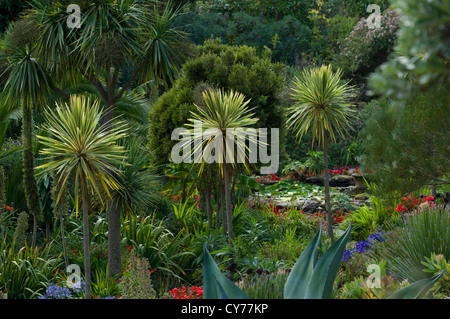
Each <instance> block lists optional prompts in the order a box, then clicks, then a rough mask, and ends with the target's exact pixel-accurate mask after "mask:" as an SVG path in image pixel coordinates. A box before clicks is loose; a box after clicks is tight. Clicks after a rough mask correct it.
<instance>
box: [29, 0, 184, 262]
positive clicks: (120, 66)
mask: <svg viewBox="0 0 450 319" xmlns="http://www.w3.org/2000/svg"><path fill="white" fill-rule="evenodd" d="M68 3H70V1H64V2H63V1H61V2H59V1H51V2H49V1H48V0H31V1H30V6H31V9H30V11H29V12H28V14H27V15H26V17H27V19H30V20H32V21H33V22H34V23H36V24H37V25H38V31H37V32H38V33H39V35H40V36H39V41H40V42H39V43H40V50H39V56H40V59H41V61H42V63H44V64H45V65H46V66H47V68H48V70H49V72H50V73H51V74H52V76H53V79H55V83H61V82H63V81H67V80H68V81H72V82H73V84H75V85H76V84H77V79H78V78H79V77H78V75H80V74H81V75H82V76H83V77H84V78H85V79H86V80H87V81H89V82H90V83H91V84H92V85H93V86H94V87H95V88H96V90H97V92H98V94H99V95H100V97H101V99H102V101H103V104H104V108H105V110H104V112H103V115H102V118H101V119H100V120H101V123H102V124H105V126H104V129H105V131H106V132H109V131H111V130H112V125H113V121H112V118H113V117H114V113H115V109H116V108H117V104H118V102H119V101H120V100H121V98H122V97H123V96H124V95H125V93H126V92H127V91H128V90H129V89H130V88H131V87H132V86H134V85H135V84H140V83H145V82H149V81H154V82H155V83H167V82H169V81H171V79H172V78H174V75H175V74H176V72H177V71H178V67H179V65H180V64H181V61H182V59H183V57H184V55H185V52H186V50H179V49H178V46H179V45H180V44H182V43H185V42H186V37H185V34H184V32H182V31H181V30H180V29H179V28H176V27H174V25H173V21H174V19H175V17H176V16H177V15H178V13H179V12H180V10H181V8H178V9H173V7H172V5H171V1H168V2H167V3H166V2H164V5H165V6H164V7H163V8H161V6H160V5H159V3H158V1H142V0H103V1H82V2H81V3H80V8H81V11H82V21H81V27H80V28H79V29H77V28H73V29H69V28H68V27H67V24H66V22H67V19H68V18H69V13H67V5H68ZM52 84H53V85H52V88H53V89H54V90H55V91H57V92H58V93H60V94H61V95H62V96H64V97H65V98H68V92H66V91H65V90H62V89H61V88H60V87H57V86H56V85H55V84H54V83H52ZM114 212H116V210H115V211H114ZM109 217H110V216H109ZM109 217H108V219H109ZM118 220H120V219H118V218H117V217H115V216H113V218H112V220H108V223H113V224H114V223H116V222H117V221H118ZM112 228H113V229H114V231H112V232H109V233H108V240H112V241H114V242H118V240H117V238H119V240H120V232H119V230H120V224H116V225H113V227H112ZM112 262H113V261H112V259H110V260H109V261H108V264H109V267H110V268H113V269H116V268H117V267H114V266H112V264H111V263H112Z"/></svg>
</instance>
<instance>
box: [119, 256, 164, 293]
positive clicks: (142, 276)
mask: <svg viewBox="0 0 450 319" xmlns="http://www.w3.org/2000/svg"><path fill="white" fill-rule="evenodd" d="M150 271H151V269H150V264H149V262H148V259H147V258H145V257H143V258H139V257H137V256H136V255H134V254H132V255H131V256H130V257H129V259H128V263H127V269H126V270H125V272H124V273H123V275H122V279H121V281H120V287H121V289H122V296H123V297H124V298H126V299H154V298H155V297H156V293H155V290H154V289H153V286H152V280H151V277H150Z"/></svg>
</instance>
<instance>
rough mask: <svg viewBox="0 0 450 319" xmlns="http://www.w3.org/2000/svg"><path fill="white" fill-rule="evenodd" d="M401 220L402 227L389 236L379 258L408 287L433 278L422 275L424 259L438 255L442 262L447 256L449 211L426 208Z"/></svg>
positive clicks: (429, 275)
mask: <svg viewBox="0 0 450 319" xmlns="http://www.w3.org/2000/svg"><path fill="white" fill-rule="evenodd" d="M403 218H404V225H403V227H399V228H397V229H395V230H393V231H391V232H390V233H389V235H388V236H389V238H388V240H386V241H384V242H383V246H382V247H383V248H384V249H382V250H381V251H380V255H381V256H382V257H383V259H385V260H386V261H387V264H388V266H389V267H390V268H392V271H393V273H394V274H395V275H396V276H399V277H400V278H404V279H408V281H409V282H411V283H412V282H415V281H418V280H421V279H424V278H430V277H432V276H433V274H430V273H427V272H424V271H423V269H424V268H425V267H424V266H423V264H422V261H424V259H425V257H429V256H431V255H432V254H433V253H434V254H442V255H443V256H444V257H445V258H448V257H447V256H450V246H449V245H448V243H449V242H450V214H449V211H448V210H444V209H443V208H442V207H437V208H427V209H425V210H423V211H421V212H415V213H413V214H408V215H404V216H403Z"/></svg>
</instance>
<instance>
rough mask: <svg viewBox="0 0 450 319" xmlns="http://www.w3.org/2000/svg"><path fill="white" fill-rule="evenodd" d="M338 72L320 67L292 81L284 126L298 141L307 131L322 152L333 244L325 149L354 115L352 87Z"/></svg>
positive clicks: (326, 201)
mask: <svg viewBox="0 0 450 319" xmlns="http://www.w3.org/2000/svg"><path fill="white" fill-rule="evenodd" d="M341 75H342V71H341V70H340V69H338V70H337V71H336V72H333V71H332V69H331V66H327V65H323V66H321V67H314V68H311V69H305V70H303V71H302V72H301V74H300V76H299V77H296V78H295V79H294V87H293V89H292V90H293V93H292V97H293V99H294V101H295V102H294V105H293V106H291V107H289V108H288V114H289V117H288V120H287V123H288V127H290V128H293V130H294V131H295V133H296V137H297V138H299V139H301V138H302V137H303V135H304V134H305V133H307V132H310V133H311V135H312V145H313V146H314V143H315V142H317V144H318V145H319V146H320V147H321V148H322V150H323V160H324V174H325V179H324V185H325V206H326V213H327V228H328V230H327V231H328V235H329V237H330V239H331V241H332V242H334V236H333V229H332V226H331V221H332V219H331V202H330V181H329V178H330V174H329V171H328V155H327V150H328V147H329V144H330V141H333V142H336V134H340V135H342V136H343V135H345V134H346V133H348V129H349V128H350V122H349V119H350V118H351V117H352V116H353V112H355V110H354V109H352V107H353V106H354V105H353V104H352V103H351V99H352V97H353V88H352V86H350V85H349V84H348V82H347V83H342V82H341Z"/></svg>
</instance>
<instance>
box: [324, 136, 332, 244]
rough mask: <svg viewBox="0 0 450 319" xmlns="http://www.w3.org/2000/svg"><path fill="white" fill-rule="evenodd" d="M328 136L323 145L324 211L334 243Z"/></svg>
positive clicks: (329, 233)
mask: <svg viewBox="0 0 450 319" xmlns="http://www.w3.org/2000/svg"><path fill="white" fill-rule="evenodd" d="M327 148H328V136H327V135H325V144H324V147H323V166H324V170H323V172H324V174H325V177H324V186H325V209H326V214H327V233H328V237H330V239H331V243H332V244H333V243H334V235H333V226H332V218H331V201H330V172H329V171H328V154H327V151H328V150H327Z"/></svg>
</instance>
